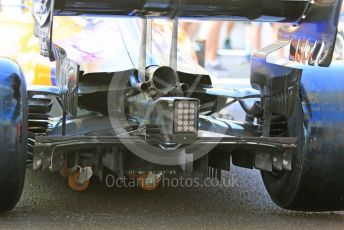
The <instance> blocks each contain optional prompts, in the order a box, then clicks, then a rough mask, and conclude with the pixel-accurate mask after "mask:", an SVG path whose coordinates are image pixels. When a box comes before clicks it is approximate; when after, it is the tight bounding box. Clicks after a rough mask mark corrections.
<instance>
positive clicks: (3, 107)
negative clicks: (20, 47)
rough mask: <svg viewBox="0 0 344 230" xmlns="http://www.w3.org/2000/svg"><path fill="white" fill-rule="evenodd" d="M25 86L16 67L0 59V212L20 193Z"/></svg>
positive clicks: (24, 148)
mask: <svg viewBox="0 0 344 230" xmlns="http://www.w3.org/2000/svg"><path fill="white" fill-rule="evenodd" d="M26 105H27V100H26V86H25V81H24V78H23V76H22V74H21V71H20V69H19V67H18V66H17V65H16V64H15V63H13V62H12V61H9V60H6V59H0V212H4V211H9V210H11V209H13V208H14V207H15V205H16V204H17V202H18V201H19V199H20V196H21V194H22V190H23V185H24V178H25V171H26V155H27V112H26V109H25V108H26Z"/></svg>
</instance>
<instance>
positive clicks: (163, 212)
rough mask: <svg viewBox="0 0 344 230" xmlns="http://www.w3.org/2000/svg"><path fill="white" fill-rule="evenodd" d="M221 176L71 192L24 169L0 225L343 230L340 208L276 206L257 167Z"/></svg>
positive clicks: (52, 177)
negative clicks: (198, 183) (190, 183)
mask: <svg viewBox="0 0 344 230" xmlns="http://www.w3.org/2000/svg"><path fill="white" fill-rule="evenodd" d="M224 177H225V178H227V179H228V180H230V181H231V183H227V184H225V185H220V186H213V187H211V186H209V187H186V186H184V187H182V186H179V187H167V186H164V187H160V188H159V189H158V190H156V191H153V192H145V191H143V190H141V189H140V188H113V187H107V186H106V185H105V183H93V184H92V186H91V187H90V189H89V190H88V191H86V192H84V193H76V192H73V191H71V190H70V189H69V187H68V185H67V182H66V180H65V179H64V178H62V177H61V176H60V175H59V174H58V173H51V172H49V171H44V172H43V171H38V172H33V171H32V170H29V171H28V172H27V180H26V184H25V189H24V194H23V196H22V199H21V201H20V202H19V204H18V206H17V208H16V209H15V210H14V211H12V212H10V213H7V214H5V215H1V216H0V229H75V228H76V229H344V212H333V213H305V212H291V211H286V210H282V209H280V208H278V207H277V206H276V205H274V204H273V203H272V201H271V200H270V198H269V196H268V194H267V193H266V191H265V189H264V185H263V183H262V180H261V178H260V174H259V172H258V171H253V170H247V169H240V168H237V167H233V168H232V171H231V172H230V173H226V174H225V175H224ZM215 184H216V183H214V185H215ZM208 185H209V184H208Z"/></svg>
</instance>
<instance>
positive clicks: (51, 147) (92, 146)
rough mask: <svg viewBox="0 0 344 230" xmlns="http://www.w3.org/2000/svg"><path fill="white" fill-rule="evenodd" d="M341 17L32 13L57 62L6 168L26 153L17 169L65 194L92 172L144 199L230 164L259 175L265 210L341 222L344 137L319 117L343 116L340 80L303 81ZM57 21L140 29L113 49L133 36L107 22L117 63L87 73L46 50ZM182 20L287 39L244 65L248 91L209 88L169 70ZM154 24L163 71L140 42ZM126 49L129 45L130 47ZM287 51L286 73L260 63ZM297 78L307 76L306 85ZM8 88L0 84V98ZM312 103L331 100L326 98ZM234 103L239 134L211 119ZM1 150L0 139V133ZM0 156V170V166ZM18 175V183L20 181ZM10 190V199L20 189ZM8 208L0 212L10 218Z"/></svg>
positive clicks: (62, 9) (162, 10)
mask: <svg viewBox="0 0 344 230" xmlns="http://www.w3.org/2000/svg"><path fill="white" fill-rule="evenodd" d="M340 6H341V1H321V0H319V1H308V0H304V1H284V0H277V1H272V0H263V1H259V6H258V7H257V1H256V0H244V1H201V2H200V1H185V0H176V1H168V2H166V1H159V0H147V1H129V2H128V3H122V2H121V1H116V0H101V1H99V0H97V1H92V0H85V1H72V0H65V1H59V0H55V1H53V0H45V1H36V2H35V4H34V9H33V14H34V17H35V19H36V29H35V33H36V35H37V36H38V37H39V39H40V42H41V54H42V55H44V56H46V57H48V58H50V60H51V61H56V77H57V78H56V81H57V84H56V86H52V87H40V86H34V87H31V88H30V89H28V91H27V95H28V105H27V108H28V109H27V111H28V114H27V118H26V113H25V112H23V114H22V116H21V117H20V120H21V121H24V123H25V124H26V122H25V121H26V119H27V121H28V127H26V125H22V126H20V128H21V129H22V130H23V131H22V132H23V133H25V135H26V134H28V138H27V139H25V138H26V136H25V137H24V134H23V138H21V139H20V140H21V142H18V141H17V142H15V141H16V140H18V139H15V138H14V139H13V140H12V142H11V143H14V144H13V147H15V146H21V145H22V146H25V147H22V149H20V150H18V151H17V152H16V153H13V156H18V159H20V160H23V159H26V158H25V157H24V155H25V154H24V153H26V152H25V148H26V141H27V140H28V143H27V146H28V162H29V163H30V164H31V165H32V166H33V168H34V169H35V170H38V169H49V170H51V171H60V172H61V175H63V176H65V177H68V183H69V185H70V187H71V188H72V189H73V190H75V191H85V190H86V189H87V188H88V186H89V185H90V179H91V177H97V178H99V179H100V180H102V179H103V175H104V170H107V171H110V172H111V173H113V174H114V175H116V176H117V177H119V178H121V177H131V178H135V179H137V180H138V181H139V185H140V186H141V187H142V188H143V189H146V190H153V189H156V187H157V186H156V184H158V183H159V181H160V179H161V177H162V176H164V175H170V174H172V175H175V174H182V175H187V176H197V177H200V178H206V177H207V176H209V174H210V176H213V177H218V178H219V177H221V171H222V170H225V171H229V170H230V165H231V164H230V163H231V162H232V163H233V165H236V166H240V167H246V168H251V169H253V168H255V169H258V170H261V171H262V177H263V181H264V183H265V186H266V188H267V190H268V192H269V194H270V196H271V198H272V199H273V201H274V202H275V203H276V204H277V205H279V206H281V207H283V208H287V209H292V210H311V211H314V210H317V211H318V210H321V211H324V210H341V209H343V207H344V201H343V196H344V185H343V184H344V183H342V182H343V178H344V176H343V175H344V170H343V166H344V156H343V154H342V150H343V148H344V146H343V145H341V144H340V143H341V140H340V137H341V134H343V130H342V128H340V127H341V125H344V124H343V121H342V120H341V119H336V117H337V116H336V117H334V116H329V115H328V109H329V108H330V109H334V111H336V113H339V114H342V113H343V111H342V103H344V100H340V99H343V95H344V91H343V90H342V89H341V88H340V87H333V85H339V84H338V83H339V82H342V81H343V80H342V79H340V76H331V77H329V78H326V79H325V78H324V76H321V75H319V74H314V76H313V74H312V73H313V72H312V71H311V70H312V69H313V70H314V69H321V71H324V72H326V70H328V69H326V68H321V66H323V67H326V66H329V65H330V63H331V58H332V53H333V47H334V42H335V38H336V24H337V23H338V13H339V9H340ZM66 15H68V16H71V15H77V16H80V15H84V16H88V17H89V16H90V15H91V16H92V17H91V18H93V17H96V16H97V15H110V16H114V15H116V16H123V17H129V18H132V17H136V18H139V20H140V21H141V22H140V24H139V26H138V28H139V30H137V31H136V33H135V32H132V33H130V36H127V37H125V36H126V35H127V34H125V32H123V30H121V28H133V27H134V26H133V25H134V24H132V22H130V20H131V19H118V20H119V21H118V22H117V27H116V28H118V31H119V32H118V35H119V37H121V39H119V40H116V41H118V42H119V41H121V44H123V47H124V49H123V50H124V51H125V55H123V56H121V57H120V58H121V60H120V59H118V58H117V57H118V56H116V55H110V56H103V55H102V54H97V55H93V56H92V55H91V56H92V62H94V63H97V65H96V66H95V67H93V66H92V68H91V67H90V63H91V62H90V61H89V56H87V52H84V54H83V55H81V52H79V51H80V49H81V48H80V47H78V50H79V51H75V50H73V49H72V48H73V47H75V46H73V44H72V45H70V44H71V43H70V42H69V43H68V42H67V43H63V42H56V43H55V42H54V39H53V31H54V30H53V28H54V27H53V25H54V23H53V22H54V20H56V19H54V16H66ZM183 17H193V18H200V19H204V18H210V19H214V18H216V19H220V20H247V21H270V22H286V23H293V24H294V26H293V27H291V28H290V27H288V28H284V29H282V30H281V33H280V39H279V40H278V41H276V42H275V43H274V44H272V45H271V46H268V47H266V48H264V49H262V50H260V51H257V52H256V53H255V54H254V56H253V59H252V74H251V84H252V89H248V90H240V89H218V88H214V87H213V85H212V79H211V75H210V74H209V73H207V72H206V71H205V70H204V69H203V68H202V67H200V66H198V65H196V66H195V64H193V63H192V62H190V61H184V62H183V63H181V61H180V60H181V59H182V57H181V55H180V50H179V49H178V19H179V18H183ZM155 18H165V19H168V20H169V21H170V23H171V24H172V26H171V28H172V29H171V31H170V36H165V37H164V42H166V41H165V40H167V41H168V43H169V44H170V47H169V52H168V53H169V55H168V58H167V59H166V58H165V59H164V58H163V60H161V59H159V58H157V57H156V56H155V55H154V54H156V53H157V52H156V50H157V47H158V46H156V45H155V44H157V43H158V42H157V40H154V39H155V38H154V35H155V33H154V32H152V31H153V27H154V25H153V20H154V19H155ZM121 20H122V21H121ZM128 25H131V26H130V27H129V26H128ZM315 25H316V26H315ZM88 28H89V30H90V31H92V32H94V33H96V32H98V31H99V30H98V29H99V28H102V23H101V22H99V21H95V22H93V23H92V22H91V23H90V24H89V27H88ZM86 30H88V29H86ZM123 37H125V39H123ZM127 40H133V41H135V42H136V46H134V48H132V47H130V46H129V45H128V42H127ZM137 44H139V45H137ZM287 45H289V46H290V57H289V61H290V62H289V63H287V64H285V65H277V64H274V63H269V62H267V60H266V59H267V56H268V54H270V53H271V52H273V51H275V50H278V49H280V48H282V47H284V46H287ZM89 46H92V44H89ZM123 47H122V48H123ZM160 52H161V51H160ZM109 58H110V59H111V58H113V59H114V60H113V61H114V62H111V63H112V64H106V63H109V62H107V61H108V59H109ZM126 59H128V60H130V61H129V62H128V63H129V64H127V63H125V60H126ZM104 60H105V61H104ZM133 60H134V61H133ZM116 62H119V63H121V64H116ZM297 62H299V63H302V64H304V66H302V65H296V64H295V63H297ZM306 65H309V66H310V67H306ZM191 66H192V67H193V68H191V69H190V68H188V67H191ZM316 71H317V70H316ZM305 72H306V73H307V72H309V74H307V75H306V76H304V74H305ZM319 73H320V70H319ZM326 75H327V76H328V74H326ZM11 76H12V75H11ZM19 76H21V75H19ZM324 81H325V82H326V84H325V83H323V82H324ZM8 84H9V83H7V82H3V81H1V84H0V86H1V87H7V86H8ZM23 84H24V85H25V83H23ZM330 86H332V87H330ZM23 90H24V88H23ZM324 91H326V93H328V94H329V95H333V97H328V96H324ZM21 95H25V93H24V91H23V92H22V94H21ZM1 99H5V97H3V98H0V100H1ZM25 100H26V99H25V98H20V100H19V99H17V100H16V101H22V103H21V104H20V105H21V106H22V107H21V108H22V110H23V111H26V109H25V108H26V107H25V106H26V102H25ZM6 101H8V100H7V99H6ZM234 103H239V104H240V105H241V106H242V108H243V110H244V111H245V113H246V120H245V121H236V120H232V119H230V118H221V117H219V116H217V114H218V113H219V112H220V111H221V110H223V109H225V108H227V107H229V106H231V105H232V104H234ZM331 111H332V110H331ZM338 116H340V115H338ZM2 119H3V120H4V119H5V118H2ZM14 124H16V123H14ZM11 127H12V128H13V127H15V125H12V126H11ZM334 133H336V134H334ZM328 134H331V135H328ZM0 138H1V139H0V140H1V141H4V140H5V139H4V138H5V136H4V135H1V133H0ZM2 143H3V142H2ZM329 143H331V144H329ZM325 146H327V147H328V146H331V147H328V148H327V147H325ZM330 150H331V151H330ZM3 152H4V151H2V152H1V153H0V154H2V155H0V156H1V157H2V156H6V151H5V152H4V154H3ZM18 159H17V160H15V161H13V162H20V161H19V160H18ZM6 162H8V164H9V163H10V162H11V161H10V160H7V161H6ZM0 165H1V161H0ZM2 168H4V169H7V166H2V165H1V167H0V170H3V169H2ZM20 172H21V171H20ZM1 174H2V173H0V175H1ZM23 174H24V173H22V174H18V178H19V179H23V176H21V175H23ZM316 181H317V182H318V183H314V182H316ZM1 183H4V184H5V185H4V188H5V190H4V191H6V192H8V191H12V190H13V188H12V187H10V186H7V184H8V183H7V182H6V181H5V180H3V179H1V177H0V184H1ZM1 185H2V184H1ZM17 185H18V188H20V186H21V185H22V183H21V181H19V182H18V183H17ZM1 188H2V186H1ZM19 190H20V189H18V194H19ZM0 192H1V190H0ZM320 198H321V199H320ZM319 200H321V201H319ZM16 201H17V199H12V203H11V205H8V206H1V209H3V210H7V209H10V208H12V207H13V205H14V204H15V203H16Z"/></svg>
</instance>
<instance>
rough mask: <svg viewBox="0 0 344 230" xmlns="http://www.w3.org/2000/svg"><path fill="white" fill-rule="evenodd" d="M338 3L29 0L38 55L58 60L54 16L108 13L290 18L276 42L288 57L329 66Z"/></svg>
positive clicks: (308, 0) (329, 0) (331, 0)
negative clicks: (287, 46) (286, 48)
mask: <svg viewBox="0 0 344 230" xmlns="http://www.w3.org/2000/svg"><path fill="white" fill-rule="evenodd" d="M341 4H342V0H240V1H238V0H127V1H123V0H34V4H33V15H34V18H35V21H36V26H35V34H36V35H37V36H38V37H39V38H40V44H41V54H42V55H44V56H47V57H49V58H50V59H51V60H56V59H59V57H58V55H59V54H58V52H55V46H54V44H53V43H52V29H53V17H54V16H76V15H98V16H99V15H110V16H121V17H142V18H169V19H174V18H194V19H200V20H202V19H203V20H240V21H265V22H283V23H292V24H293V25H294V26H293V27H292V28H288V29H286V30H284V31H281V41H283V42H281V44H282V43H283V44H287V42H290V44H291V45H290V60H292V61H296V62H303V63H305V64H310V65H316V64H317V65H320V66H329V65H330V63H331V59H332V55H333V49H334V43H335V38H336V32H337V24H338V19H339V12H340V8H341ZM258 55H259V54H258ZM261 55H265V54H264V53H262V54H261Z"/></svg>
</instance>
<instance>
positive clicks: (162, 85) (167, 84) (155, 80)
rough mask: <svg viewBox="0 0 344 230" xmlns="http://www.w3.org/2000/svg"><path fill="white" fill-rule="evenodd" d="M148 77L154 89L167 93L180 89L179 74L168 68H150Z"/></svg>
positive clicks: (147, 72) (147, 71)
mask: <svg viewBox="0 0 344 230" xmlns="http://www.w3.org/2000/svg"><path fill="white" fill-rule="evenodd" d="M146 76H147V78H148V79H149V82H150V84H151V86H152V88H153V89H155V90H157V91H160V92H163V93H167V92H169V91H171V90H173V89H175V88H177V87H178V81H177V73H176V71H174V70H173V69H172V68H171V67H168V66H162V67H159V66H150V67H148V68H147V69H146Z"/></svg>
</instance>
